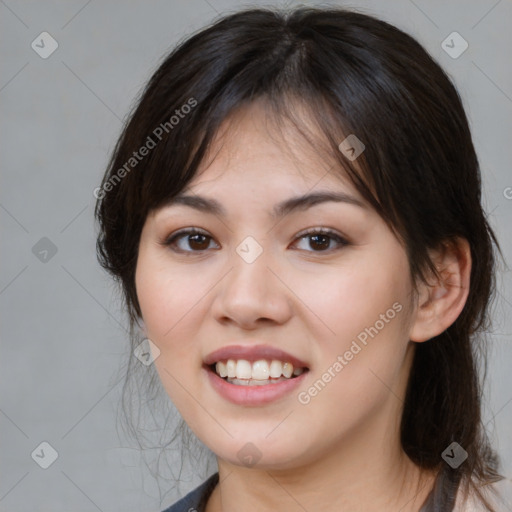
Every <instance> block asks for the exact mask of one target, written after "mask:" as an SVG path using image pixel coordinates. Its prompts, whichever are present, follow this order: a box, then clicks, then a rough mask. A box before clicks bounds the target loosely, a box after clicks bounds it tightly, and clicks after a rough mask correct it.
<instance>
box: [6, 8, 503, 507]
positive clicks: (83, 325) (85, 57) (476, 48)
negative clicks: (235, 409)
mask: <svg viewBox="0 0 512 512" xmlns="http://www.w3.org/2000/svg"><path fill="white" fill-rule="evenodd" d="M308 4H309V5H315V4H317V5H318V3H316V2H309V3H308ZM327 4H328V3H326V2H324V3H323V5H327ZM331 4H335V5H348V6H351V7H355V8H357V9H358V10H361V11H363V12H367V13H370V14H376V15H378V16H380V17H382V18H383V19H385V20H387V21H390V22H391V23H393V24H395V25H397V26H398V27H400V28H402V29H404V30H405V31H407V32H409V33H410V34H412V35H413V36H415V37H416V38H417V39H418V40H419V41H420V42H421V43H422V44H423V45H424V46H425V47H426V48H427V49H428V51H429V52H430V53H431V54H432V55H433V56H434V58H436V59H437V60H438V62H439V63H440V64H441V65H442V66H443V67H444V69H446V70H447V72H448V73H449V74H450V76H451V77H453V79H454V81H455V83H456V85H457V87H458V89H459V91H460V94H461V96H462V98H463V100H464V103H465V106H466V109H467V113H468V116H469V119H470V122H471V126H472V130H473V134H474V141H475V144H476V148H477V152H478V154H479V157H480V161H481V165H482V171H483V178H484V204H485V207H486V210H487V212H488V214H489V219H490V221H491V224H492V226H493V227H494V228H495V230H496V232H497V234H498V237H499V240H500V242H501V244H502V247H503V250H504V255H505V258H506V260H507V261H510V255H511V252H512V243H511V235H510V222H511V220H512V189H510V188H508V187H512V174H511V172H510V163H511V161H512V158H511V157H512V154H511V152H512V144H511V141H512V129H511V127H512V121H511V120H512V73H511V66H510V49H511V48H512V36H511V34H512V30H511V28H510V25H511V21H512V3H511V2H510V0H501V1H497V0H479V1H463V0H456V1H453V0H450V1H448V2H447V1H444V0H443V1H442V0H435V1H427V0H414V1H412V0H397V1H387V2H378V1H357V2H352V3H350V4H348V3H343V2H332V3H331ZM242 5H269V4H268V3H266V4H263V3H258V2H253V3H251V4H246V3H242V2H234V1H228V0H190V1H181V2H178V1H156V0H152V1H142V0H139V1H129V2H128V1H127V2H121V1H112V0H111V1H99V0H92V1H86V0H76V1H69V2H57V1H54V2H51V1H35V0H33V1H19V0H18V1H16V0H5V1H0V38H1V39H0V40H1V43H0V58H1V75H0V108H1V114H0V115H1V117H0V119H1V138H0V141H1V142H0V144H1V151H0V155H1V165H2V166H1V169H2V186H1V187H0V222H1V227H2V233H3V234H2V260H1V275H0V304H1V308H2V331H1V335H2V338H1V342H2V343H1V350H2V352H1V359H0V361H1V362H0V364H1V368H0V379H1V381H0V382H1V389H2V394H1V401H0V436H1V437H0V440H1V450H2V455H1V458H0V470H1V477H0V510H2V511H9V512H18V511H20V512H21V511H29V510H30V511H50V510H51V511H53V512H58V511H67V512H69V511H72V512H78V511H94V510H101V511H104V512H106V511H111V510H112V511H114V510H124V511H127V512H128V511H140V510H147V511H159V510H161V509H162V508H163V507H164V506H167V505H169V504H170V503H172V502H173V501H174V500H175V499H176V498H177V497H178V493H184V492H186V491H187V490H189V489H191V488H192V487H194V486H195V485H197V484H198V483H199V481H200V479H201V478H202V477H200V476H198V474H195V475H192V476H189V477H184V480H183V486H182V488H181V489H177V488H176V486H175V484H174V483H173V482H169V481H163V482H160V485H161V486H163V488H162V492H167V493H168V494H167V495H166V496H165V499H164V502H163V503H162V504H161V503H160V497H159V488H158V485H157V483H156V481H155V479H154V478H153V477H152V476H151V475H150V474H149V472H148V470H147V468H146V466H145V465H144V464H143V463H142V462H141V459H140V452H139V450H137V449H136V447H135V446H129V445H127V443H126V442H125V441H124V440H123V439H122V437H120V436H119V434H118V432H117V431H116V427H115V416H116V407H117V403H118V400H119V396H120V391H121V385H120V384H119V376H120V375H121V373H119V367H120V364H121V360H123V361H124V354H125V353H126V350H127V346H128V345H127V337H126V333H125V331H124V330H123V327H122V326H123V323H124V317H123V314H122V311H121V309H120V306H119V300H118V296H117V295H116V293H115V290H114V287H113V285H112V283H111V282H110V280H109V278H108V277H107V276H106V274H104V273H103V271H102V270H101V268H100V267H99V265H98V264H97V262H96V255H95V227H94V223H93V216H92V214H93V208H94V201H95V199H94V197H93V190H94V188H95V187H97V186H98V185H99V182H100V178H101V176H102V173H103V171H104V169H105V166H106V163H107V159H108V156H109V153H110V151H111V150H112V148H113V145H114V142H115V140H116V137H117V136H118V134H119V132H120V129H121V124H122V120H123V119H124V117H125V115H126V114H127V112H128V111H129V109H130V107H131V105H132V104H133V101H134V98H135V96H136V94H137V93H138V92H139V90H140V88H141V87H142V86H143V84H144V83H145V81H146V80H147V79H148V78H149V76H150V74H151V73H152V71H153V70H154V69H155V67H156V66H157V64H158V62H159V61H160V59H161V58H162V56H163V54H165V53H166V52H167V51H168V50H169V49H170V48H171V47H172V46H173V45H174V44H175V43H176V42H177V41H178V40H180V39H182V38H183V37H185V36H186V35H187V34H190V33H191V32H193V31H195V30H197V29H199V28H200V27H202V26H204V25H205V24H207V23H209V22H210V21H211V20H212V19H214V18H215V17H216V16H218V15H219V14H223V13H226V12H228V11H230V10H233V9H234V8H236V7H240V6H242ZM274 5H285V4H284V3H280V4H274ZM288 5H294V3H291V2H288ZM43 31H47V32H49V33H50V34H51V35H52V36H53V37H54V38H55V39H56V40H57V41H58V44H59V47H58V49H57V50H56V51H55V53H53V54H52V55H51V56H50V57H49V58H47V59H42V58H41V57H40V56H39V55H38V54H37V53H36V52H35V51H34V50H33V49H32V48H31V43H32V41H33V40H35V39H36V38H37V36H38V35H39V34H40V33H41V32H43ZM453 31H457V32H459V33H460V34H461V35H462V36H463V37H464V38H465V39H466V40H467V41H468V43H469V48H468V49H467V50H466V51H465V52H464V53H463V54H462V55H461V56H460V57H459V58H457V59H453V58H451V57H450V56H449V55H448V54H447V53H446V52H445V51H444V50H443V48H442V47H441V43H442V41H443V40H444V39H445V38H446V37H447V36H448V34H450V33H451V32H453ZM43 237H47V238H48V239H50V240H51V242H52V243H53V244H54V245H55V247H56V249H57V253H56V254H55V255H53V256H52V253H51V251H50V252H49V253H48V254H47V255H46V260H47V261H41V260H40V258H41V257H43V259H44V254H42V253H40V254H39V258H38V257H36V254H34V252H33V249H32V248H33V247H34V245H35V244H36V243H37V242H38V241H39V240H40V239H41V238H43ZM40 243H41V244H44V243H48V242H40ZM43 249H44V247H43ZM35 252H36V253H37V251H35ZM511 303H512V288H511V281H510V273H509V272H507V270H506V268H504V267H503V265H502V266H501V267H500V275H499V278H498V302H497V303H496V306H495V309H494V314H493V316H494V327H493V334H492V336H491V337H490V340H491V342H492V343H491V345H492V347H491V356H490V366H489V368H490V371H489V382H488V387H487V390H486V397H487V398H486V402H485V417H486V419H487V420H488V421H489V428H490V431H491V436H492V439H493V441H494V443H495V446H496V448H497V450H498V452H499V453H500V455H501V457H502V459H503V472H504V474H505V475H506V476H507V478H508V482H506V484H508V490H506V491H505V492H506V493H507V496H508V500H509V503H512V493H511V492H510V478H511V476H512V439H511V437H512V436H511V435H510V434H511V431H512V429H511V425H512V385H511V383H512V377H511V375H512V372H510V363H511V362H512V343H511V332H512V324H511V316H512V315H510V313H511V310H512V306H511ZM43 441H47V442H49V443H50V444H51V445H52V446H53V447H54V448H55V449H56V450H57V452H58V458H57V460H56V461H55V462H54V464H53V465H51V466H50V467H49V468H48V469H46V470H44V469H42V468H41V467H39V466H38V465H37V464H36V463H35V462H34V460H33V459H32V458H31V453H32V452H33V450H34V449H35V448H36V447H38V445H39V444H40V443H41V442H43ZM506 484H502V486H501V487H502V488H503V489H505V487H506ZM509 509H510V510H512V505H509Z"/></svg>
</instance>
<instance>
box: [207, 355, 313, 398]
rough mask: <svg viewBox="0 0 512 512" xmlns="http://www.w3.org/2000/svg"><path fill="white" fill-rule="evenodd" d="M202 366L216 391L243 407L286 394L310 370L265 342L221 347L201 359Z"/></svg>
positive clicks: (303, 363)
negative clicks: (254, 344) (262, 343)
mask: <svg viewBox="0 0 512 512" xmlns="http://www.w3.org/2000/svg"><path fill="white" fill-rule="evenodd" d="M203 369H204V370H205V371H206V373H207V377H208V381H209V382H210V384H211V386H212V387H213V389H215V390H216V391H217V393H219V394H220V395H221V396H222V397H223V398H224V399H226V400H228V401H230V402H232V403H235V404H237V405H244V406H258V405H264V404H268V403H270V402H273V401H276V400H278V399H280V398H283V397H285V396H286V395H289V394H290V393H291V392H292V391H293V390H294V389H296V388H297V387H298V386H300V383H301V382H303V381H304V379H305V377H306V375H307V374H308V373H309V371H310V368H309V366H308V365H307V364H306V363H305V362H304V361H301V360H300V359H298V358H297V357H295V356H292V355H291V354H288V353H286V352H283V351H282V350H279V349H276V348H274V347H270V346H266V345H259V346H247V345H233V346H229V347H224V348H221V349H219V350H216V351H215V352H212V353H211V354H209V355H208V356H207V357H206V358H205V359H204V361H203Z"/></svg>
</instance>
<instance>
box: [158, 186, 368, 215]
mask: <svg viewBox="0 0 512 512" xmlns="http://www.w3.org/2000/svg"><path fill="white" fill-rule="evenodd" d="M329 201H332V202H336V203H347V204H352V205H355V206H358V207H360V208H363V209H366V208H367V206H366V205H365V203H363V202H362V201H361V200H359V199H357V198H356V197H354V196H351V195H349V194H346V193H344V192H330V191H325V192H322V191H321V192H315V193H311V194H305V195H302V196H297V197H291V198H289V199H286V200H285V201H282V202H281V203H278V204H277V205H275V206H274V208H273V210H272V212H271V216H272V217H273V218H279V217H284V216H285V215H288V214H289V213H291V212H295V211H304V210H307V209H308V208H311V207H313V206H316V205H318V204H321V203H326V202H329ZM178 205H182V206H188V207H190V208H194V209H196V210H199V211H201V212H203V213H210V214H213V215H217V216H220V217H226V215H227V212H226V210H225V208H224V207H223V206H222V205H221V204H220V203H219V202H218V201H217V200H215V199H211V198H207V197H203V196H199V195H185V194H179V195H177V196H175V197H173V198H171V199H169V200H168V201H167V202H166V203H165V205H164V207H172V206H178Z"/></svg>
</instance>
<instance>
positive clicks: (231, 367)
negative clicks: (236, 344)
mask: <svg viewBox="0 0 512 512" xmlns="http://www.w3.org/2000/svg"><path fill="white" fill-rule="evenodd" d="M226 371H227V372H228V377H229V378H230V379H234V378H235V377H236V361H234V360H233V359H228V362H227V363H226Z"/></svg>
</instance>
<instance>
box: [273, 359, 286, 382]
mask: <svg viewBox="0 0 512 512" xmlns="http://www.w3.org/2000/svg"><path fill="white" fill-rule="evenodd" d="M282 373H283V363H281V361H276V360H275V359H274V360H273V361H272V362H271V363H270V376H271V377H272V378H274V379H277V378H278V377H281V374H282Z"/></svg>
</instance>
